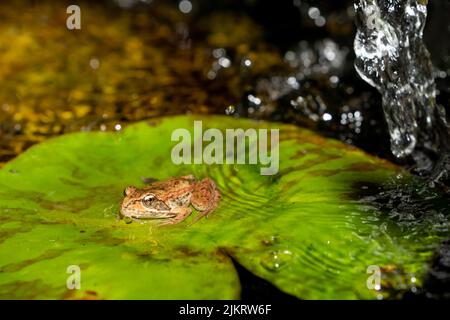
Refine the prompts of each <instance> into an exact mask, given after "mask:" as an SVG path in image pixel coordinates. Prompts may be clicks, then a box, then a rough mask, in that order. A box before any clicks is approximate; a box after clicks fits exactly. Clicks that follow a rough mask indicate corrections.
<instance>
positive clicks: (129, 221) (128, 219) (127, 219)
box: [123, 217, 133, 224]
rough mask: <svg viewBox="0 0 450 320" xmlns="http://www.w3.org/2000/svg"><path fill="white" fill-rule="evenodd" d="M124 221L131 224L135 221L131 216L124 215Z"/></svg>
mask: <svg viewBox="0 0 450 320" xmlns="http://www.w3.org/2000/svg"><path fill="white" fill-rule="evenodd" d="M123 221H125V223H126V224H130V223H132V222H133V219H131V218H130V217H124V218H123Z"/></svg>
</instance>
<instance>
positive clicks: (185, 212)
mask: <svg viewBox="0 0 450 320" xmlns="http://www.w3.org/2000/svg"><path fill="white" fill-rule="evenodd" d="M174 211H177V212H178V213H177V215H176V216H175V217H174V218H170V219H167V220H165V221H164V222H161V223H158V226H167V225H173V224H178V223H180V222H183V221H184V220H186V218H187V217H189V216H190V215H191V213H192V209H191V208H186V207H179V208H177V209H174Z"/></svg>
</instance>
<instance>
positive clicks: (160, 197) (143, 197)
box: [120, 175, 220, 225]
mask: <svg viewBox="0 0 450 320" xmlns="http://www.w3.org/2000/svg"><path fill="white" fill-rule="evenodd" d="M124 193H125V198H124V199H123V201H122V205H121V208H120V211H121V214H122V216H125V217H129V218H132V219H165V221H163V222H162V223H161V224H160V225H167V224H177V223H180V222H182V221H184V220H185V219H186V218H187V217H189V215H190V214H191V213H192V209H191V208H190V207H189V205H190V204H192V206H193V207H194V208H195V209H196V210H198V211H199V212H200V213H199V215H198V216H197V217H196V218H195V219H194V221H193V222H192V223H194V222H196V221H198V220H199V219H201V218H203V217H205V216H207V215H208V214H209V213H211V212H212V211H214V210H215V209H216V207H217V205H218V204H219V201H220V193H219V191H218V189H217V187H216V184H215V183H214V181H213V180H211V179H209V178H205V179H203V180H201V181H197V180H196V179H195V177H194V176H193V175H188V176H183V177H179V178H170V179H168V180H166V181H158V182H153V183H151V184H150V185H148V186H146V187H144V188H142V189H138V188H136V187H133V186H129V187H127V188H126V189H125V192H124Z"/></svg>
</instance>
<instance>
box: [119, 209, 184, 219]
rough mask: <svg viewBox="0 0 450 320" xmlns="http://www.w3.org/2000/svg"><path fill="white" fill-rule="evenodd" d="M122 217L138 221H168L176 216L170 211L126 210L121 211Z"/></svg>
mask: <svg viewBox="0 0 450 320" xmlns="http://www.w3.org/2000/svg"><path fill="white" fill-rule="evenodd" d="M121 214H122V216H125V217H131V218H136V219H168V218H173V217H175V216H176V214H175V213H173V212H170V211H161V210H152V209H146V210H133V209H124V210H122V211H121Z"/></svg>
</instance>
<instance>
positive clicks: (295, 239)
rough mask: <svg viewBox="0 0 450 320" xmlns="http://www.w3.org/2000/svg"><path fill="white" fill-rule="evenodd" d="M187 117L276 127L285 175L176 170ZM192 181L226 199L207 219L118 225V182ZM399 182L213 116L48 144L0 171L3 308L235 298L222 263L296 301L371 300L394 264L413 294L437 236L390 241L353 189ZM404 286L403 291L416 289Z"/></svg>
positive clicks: (245, 168) (234, 285) (231, 273)
mask: <svg viewBox="0 0 450 320" xmlns="http://www.w3.org/2000/svg"><path fill="white" fill-rule="evenodd" d="M194 119H195V120H203V127H204V129H206V128H218V129H221V130H225V128H243V129H246V128H256V129H258V128H279V129H280V145H279V150H280V171H279V172H278V174H276V175H274V176H262V175H260V171H259V169H260V166H259V165H237V164H235V165H231V164H228V165H205V164H197V165H175V164H173V163H172V161H171V157H170V154H171V150H172V148H173V146H174V145H175V144H176V142H172V141H171V134H172V132H173V130H174V129H177V128H186V129H189V130H192V129H193V121H194ZM187 174H194V175H196V176H197V177H198V178H203V177H211V178H212V179H214V180H215V181H216V183H217V185H218V188H219V189H220V192H221V194H222V200H221V203H220V205H219V207H218V209H217V210H216V211H214V212H213V213H212V214H211V215H210V216H209V217H208V218H207V219H202V220H200V221H198V222H197V223H195V224H193V225H191V226H188V222H189V221H190V220H188V222H187V223H182V224H179V225H176V226H171V227H164V228H161V227H157V226H156V225H154V224H153V223H152V222H147V223H139V222H132V223H129V222H128V221H126V220H123V219H122V220H121V219H118V211H119V204H120V202H121V199H122V196H123V190H124V189H125V187H126V186H128V185H131V184H133V185H137V186H142V185H143V183H142V179H141V177H152V178H156V179H161V180H162V179H166V178H168V177H172V176H181V175H187ZM399 175H403V176H405V173H404V172H402V171H401V170H400V169H398V168H397V167H395V166H393V165H391V164H390V163H388V162H386V161H383V160H380V159H378V158H375V157H371V156H369V155H367V154H365V153H364V152H362V151H360V150H358V149H355V148H352V147H349V146H346V145H344V144H342V143H340V142H337V141H334V140H329V139H325V138H322V137H319V136H317V135H315V134H314V133H312V132H310V131H308V130H305V129H300V128H297V127H295V126H291V125H281V124H277V123H267V122H256V121H252V120H241V119H239V120H237V119H232V118H229V117H221V116H213V117H207V116H204V117H199V116H198V117H197V116H196V117H194V116H178V117H171V118H161V119H156V120H153V121H151V122H142V123H137V124H134V125H130V126H129V127H127V128H126V129H125V130H123V131H120V132H108V133H105V132H81V133H75V134H68V135H64V136H61V137H59V138H54V139H50V140H48V141H46V142H44V143H41V144H39V145H36V146H34V147H32V148H30V149H29V150H28V151H26V152H25V153H23V154H22V155H20V156H19V157H17V158H16V159H14V160H13V161H11V162H9V163H8V164H7V165H5V167H4V168H3V169H1V170H0V221H1V226H0V298H18V299H21V298H35V299H60V298H66V299H71V298H75V299H78V298H87V299H89V298H94V299H235V298H239V296H240V283H239V277H238V275H237V273H236V271H235V269H234V267H233V263H232V261H231V258H230V257H233V258H234V259H235V260H236V261H238V262H239V263H240V264H241V265H243V266H244V267H245V268H247V269H248V270H249V271H251V272H252V273H254V274H255V275H257V276H259V277H262V278H264V279H266V280H268V281H270V282H271V283H273V284H274V285H275V286H277V287H278V288H279V289H281V290H282V291H284V292H287V293H289V294H292V295H295V296H296V297H299V298H307V299H311V298H319V299H331V298H342V299H354V298H365V299H373V298H377V296H378V295H379V294H380V293H379V292H377V291H376V290H373V289H369V288H368V287H367V284H366V282H367V278H368V277H369V276H370V274H368V273H367V271H366V270H367V268H368V266H370V265H377V266H380V267H383V266H386V265H391V266H392V265H395V266H396V269H399V270H402V273H403V274H405V275H408V276H409V275H414V281H415V283H416V284H418V285H420V281H421V280H420V279H421V275H423V273H424V272H425V271H426V262H427V260H428V259H429V258H430V255H431V250H430V248H431V247H432V246H434V245H435V244H436V243H437V242H438V241H439V236H437V233H433V232H432V231H429V230H428V229H427V230H428V231H429V233H427V235H428V236H427V237H425V238H420V237H419V236H418V235H411V236H409V237H408V236H405V235H404V234H402V233H401V232H400V231H399V230H394V231H392V230H391V229H389V228H386V224H387V223H388V222H389V218H388V217H384V216H383V215H382V214H380V212H378V211H377V208H376V207H375V206H373V205H372V204H371V203H367V202H362V201H357V200H358V199H357V197H356V192H357V191H356V189H357V188H356V187H355V186H357V185H358V184H359V183H362V182H364V183H372V184H381V183H384V182H386V181H389V180H392V179H396V177H398V176H399ZM193 216H195V213H194V214H193ZM190 219H192V217H191V218H190ZM430 230H431V229H430ZM71 265H75V266H79V267H80V270H81V288H80V290H69V289H67V287H66V281H67V278H68V277H69V276H70V274H68V273H67V268H68V267H69V266H71ZM405 278H406V279H407V280H404V281H403V280H402V281H403V282H402V284H401V285H410V283H407V282H408V281H409V279H410V277H405ZM416 278H417V279H416Z"/></svg>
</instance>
